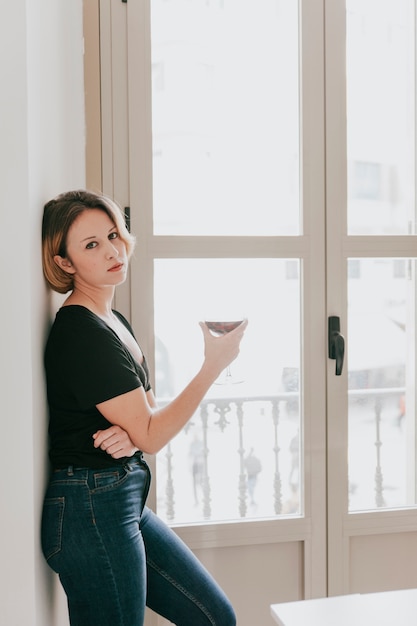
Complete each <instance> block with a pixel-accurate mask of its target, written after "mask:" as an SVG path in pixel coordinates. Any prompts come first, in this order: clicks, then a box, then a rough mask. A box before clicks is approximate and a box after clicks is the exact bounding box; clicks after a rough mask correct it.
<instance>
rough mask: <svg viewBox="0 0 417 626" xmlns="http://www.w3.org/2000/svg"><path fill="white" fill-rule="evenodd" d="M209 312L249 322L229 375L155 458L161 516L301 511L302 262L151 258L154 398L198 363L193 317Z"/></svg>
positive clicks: (187, 518) (168, 393)
mask: <svg viewBox="0 0 417 626" xmlns="http://www.w3.org/2000/svg"><path fill="white" fill-rule="evenodd" d="M272 286H273V289H272V288H271V287H272ZM214 309H217V311H218V313H217V315H218V316H219V317H220V316H221V315H222V314H223V313H224V315H225V316H229V311H233V312H234V313H233V316H234V317H247V318H248V320H249V326H248V329H247V332H246V334H245V337H244V340H243V343H242V346H241V352H240V354H239V356H238V358H237V359H236V360H235V361H234V362H233V363H232V364H231V372H232V377H233V379H234V381H236V382H235V383H234V384H226V385H219V384H214V385H213V386H212V388H211V389H210V391H209V393H208V395H207V398H206V399H205V400H204V401H203V403H202V404H201V406H200V408H199V410H198V411H197V412H196V414H195V415H194V417H193V418H192V420H191V422H190V423H189V424H188V425H187V427H186V428H184V429H183V431H182V432H181V433H180V434H179V435H178V436H177V437H176V438H175V439H174V440H173V441H172V442H171V443H170V444H169V445H168V446H167V447H166V448H165V449H164V450H162V451H161V452H160V453H159V454H158V455H157V508H158V514H159V515H160V516H161V517H162V518H164V519H165V520H167V521H169V522H170V523H192V522H199V521H205V520H207V521H208V520H210V521H222V520H234V519H242V518H265V517H274V516H277V515H290V514H293V515H295V514H300V513H301V509H302V504H301V501H300V493H301V492H302V485H300V476H302V471H301V468H300V458H301V456H300V446H301V436H300V435H301V428H300V427H301V418H300V414H301V409H300V395H301V394H300V388H301V384H300V263H299V260H297V259H296V260H294V259H290V260H286V259H279V260H275V259H272V260H271V259H193V260H192V261H191V260H190V259H164V260H157V261H155V336H156V370H157V379H156V395H157V398H158V403H159V404H160V405H161V404H163V403H164V402H166V401H167V400H169V398H170V397H172V396H173V395H175V394H177V393H178V392H179V391H181V390H182V389H183V387H184V386H185V385H186V384H187V383H188V382H189V380H190V379H191V377H192V376H193V375H194V374H195V373H196V372H197V370H198V368H199V366H200V365H201V361H202V351H203V340H202V333H201V329H200V327H199V326H198V321H200V320H204V319H205V318H207V316H208V315H209V316H210V317H211V316H212V311H214ZM207 312H209V313H208V315H207V314H206V313H207Z"/></svg>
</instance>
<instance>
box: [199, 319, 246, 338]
mask: <svg viewBox="0 0 417 626" xmlns="http://www.w3.org/2000/svg"><path fill="white" fill-rule="evenodd" d="M242 321H243V320H239V321H237V322H206V325H207V326H208V328H209V329H210V330H211V331H212V332H213V333H216V334H217V335H225V334H226V333H230V331H231V330H233V329H234V328H237V327H238V326H240V324H241V323H242Z"/></svg>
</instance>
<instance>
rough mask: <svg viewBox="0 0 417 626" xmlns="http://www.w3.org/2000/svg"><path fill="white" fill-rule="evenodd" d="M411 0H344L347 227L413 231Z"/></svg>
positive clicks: (370, 231) (387, 232)
mask: <svg viewBox="0 0 417 626" xmlns="http://www.w3.org/2000/svg"><path fill="white" fill-rule="evenodd" d="M414 4H415V3H414V0H347V1H346V8H347V51H346V54H347V152H348V231H349V233H350V234H352V235H354V234H359V235H366V234H371V235H372V234H381V235H395V234H401V235H404V234H414V233H415V106H416V86H415V71H416V68H415V15H414V12H415V7H414Z"/></svg>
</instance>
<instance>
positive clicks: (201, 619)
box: [41, 455, 236, 626]
mask: <svg viewBox="0 0 417 626" xmlns="http://www.w3.org/2000/svg"><path fill="white" fill-rule="evenodd" d="M149 482H150V473H149V469H148V466H147V465H146V463H145V462H144V461H143V460H142V458H141V457H140V455H135V457H132V459H130V460H129V462H128V463H126V464H125V465H120V466H116V467H112V468H107V469H100V470H93V469H88V468H80V469H78V468H73V467H72V466H70V467H68V468H67V469H64V470H58V471H55V472H53V474H52V476H51V479H50V482H49V485H48V488H47V492H46V495H45V501H44V507H43V515H42V531H41V533H42V550H43V553H44V556H45V558H46V560H47V562H48V563H49V565H50V566H51V568H52V569H53V570H54V571H55V572H57V573H58V574H59V578H60V580H61V583H62V586H63V587H64V590H65V593H66V594H67V598H68V609H69V615H70V623H71V626H98V625H100V626H142V624H143V620H144V612H145V604H146V605H147V606H149V607H150V608H151V609H153V610H154V611H156V613H159V614H160V615H162V616H164V617H165V618H166V619H168V620H169V621H171V622H173V623H174V624H176V625H177V626H209V625H210V626H235V624H236V617H235V614H234V611H233V608H232V606H231V604H230V602H229V600H228V599H227V597H226V596H225V594H224V593H223V591H222V590H221V589H220V587H219V586H218V585H217V583H216V582H215V581H214V580H213V578H212V577H211V576H210V574H209V573H208V572H207V571H206V570H205V568H204V567H203V566H202V565H201V563H200V562H199V561H198V559H197V558H196V557H195V556H194V554H193V553H192V552H191V550H189V549H188V548H187V546H186V545H185V544H184V543H183V542H182V541H181V540H180V539H179V538H178V537H177V535H176V534H175V533H174V532H173V531H172V530H171V529H170V528H169V527H168V526H167V525H166V524H164V523H163V522H162V521H161V520H160V519H159V518H158V517H157V516H156V515H154V513H152V511H151V510H150V509H148V508H147V507H145V500H146V497H147V494H148V490H149Z"/></svg>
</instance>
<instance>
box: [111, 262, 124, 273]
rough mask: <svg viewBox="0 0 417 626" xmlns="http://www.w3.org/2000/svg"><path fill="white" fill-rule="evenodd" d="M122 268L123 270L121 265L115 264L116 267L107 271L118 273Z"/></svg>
mask: <svg viewBox="0 0 417 626" xmlns="http://www.w3.org/2000/svg"><path fill="white" fill-rule="evenodd" d="M122 268H123V263H117V264H116V265H113V267H111V268H110V269H109V270H108V271H109V272H118V271H119V270H121V269H122Z"/></svg>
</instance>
